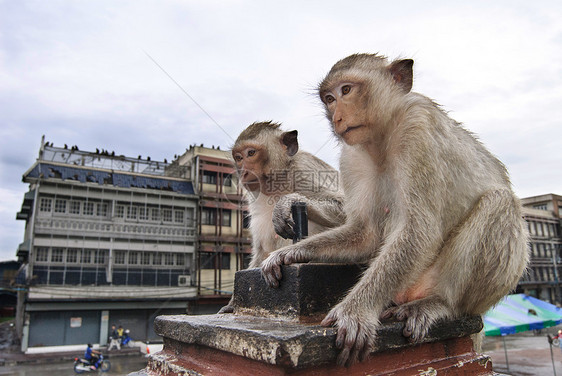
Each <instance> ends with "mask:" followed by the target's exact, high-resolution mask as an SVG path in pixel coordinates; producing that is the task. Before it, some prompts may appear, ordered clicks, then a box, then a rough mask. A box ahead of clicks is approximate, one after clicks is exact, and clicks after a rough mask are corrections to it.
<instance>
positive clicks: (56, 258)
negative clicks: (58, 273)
mask: <svg viewBox="0 0 562 376" xmlns="http://www.w3.org/2000/svg"><path fill="white" fill-rule="evenodd" d="M63 252H64V250H63V249H62V248H53V249H52V251H51V262H62V255H63Z"/></svg>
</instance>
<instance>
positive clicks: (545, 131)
mask: <svg viewBox="0 0 562 376" xmlns="http://www.w3.org/2000/svg"><path fill="white" fill-rule="evenodd" d="M430 4H431V5H430ZM561 19H562V2H560V1H540V2H529V1H515V0H508V1H493V2H491V1H477V0H476V1H470V2H466V1H462V2H461V1H431V2H420V1H407V0H402V1H399V2H397V1H395V2H389V1H385V2H383V1H347V2H345V3H344V2H340V1H330V0H323V1H303V0H300V1H244V0H240V1H228V0H226V1H214V0H205V1H203V0H200V1H168V0H163V1H144V0H134V1H117V0H114V1H57V0H50V1H42V0H38V1H25V0H0V261H2V260H9V259H15V254H16V249H17V246H18V244H19V243H20V242H22V241H23V232H24V221H16V219H15V217H16V213H17V212H18V211H19V210H20V208H21V204H22V200H23V195H24V193H25V192H26V191H27V190H28V185H27V184H25V183H23V182H22V175H23V173H25V171H26V170H27V169H28V168H29V167H31V165H32V164H33V163H34V162H35V160H36V158H37V155H38V150H39V146H40V141H41V136H42V135H45V138H46V140H47V141H49V142H53V143H54V145H55V146H61V147H62V146H63V145H64V144H68V145H69V146H70V145H78V147H79V148H80V150H87V151H94V150H95V149H96V148H100V149H102V148H103V149H106V150H115V152H116V154H118V155H119V154H124V155H127V156H137V155H139V154H141V155H143V156H150V157H151V159H152V160H164V158H166V159H168V160H171V159H173V156H174V155H175V154H182V153H183V152H184V151H185V149H186V148H188V147H189V145H192V144H198V145H199V144H201V143H204V144H205V145H206V146H220V147H221V149H228V148H229V147H230V146H232V144H233V140H234V139H236V137H237V135H238V134H239V133H240V132H241V131H242V130H243V129H244V128H245V127H246V126H248V125H249V124H251V123H252V122H254V121H263V120H274V121H277V122H281V123H282V124H283V128H284V129H286V130H292V129H296V130H298V131H299V143H300V146H301V148H302V149H303V150H307V151H309V152H312V153H314V154H316V155H317V156H319V157H320V158H322V159H324V160H326V161H327V162H328V163H330V164H331V165H332V166H334V167H337V166H338V157H339V147H338V144H337V143H336V142H335V140H334V138H333V136H332V134H331V132H330V127H329V123H328V121H327V119H326V118H325V117H324V114H323V110H322V107H321V105H320V101H319V99H318V98H317V96H316V93H315V88H316V87H317V85H318V83H319V81H320V80H322V78H323V77H324V76H325V75H326V73H327V72H328V71H329V69H330V68H331V66H332V65H333V64H334V63H335V62H336V61H338V60H340V59H342V58H344V57H346V56H348V55H350V54H353V53H359V52H365V53H379V54H382V55H385V56H388V57H389V58H390V59H396V58H412V59H414V61H415V64H414V86H413V91H416V92H419V93H422V94H424V95H426V96H428V97H430V98H432V99H433V100H435V101H436V102H437V103H439V104H440V105H442V107H443V108H444V109H445V110H446V111H448V112H449V115H450V116H451V117H452V118H454V119H455V120H457V121H459V122H461V123H463V125H464V126H465V127H466V128H467V129H469V130H470V131H472V132H474V133H476V134H477V135H478V137H479V139H480V140H481V141H482V142H483V143H484V145H486V147H488V149H490V150H491V152H492V153H493V154H495V155H496V156H497V157H498V158H499V159H500V160H501V161H502V162H504V164H505V165H506V166H507V168H508V170H509V172H510V176H511V180H512V183H513V187H514V190H515V192H516V194H517V195H519V196H520V197H528V196H534V195H540V194H546V193H555V194H562V174H561V173H560V172H561V171H560V167H561V162H562V156H561V155H562V154H561V149H562V148H561V146H562V137H561V136H560V133H559V132H560V124H561V122H562V22H560V20H561Z"/></svg>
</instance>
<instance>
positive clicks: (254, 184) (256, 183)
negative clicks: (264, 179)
mask: <svg viewBox="0 0 562 376" xmlns="http://www.w3.org/2000/svg"><path fill="white" fill-rule="evenodd" d="M242 184H244V186H245V187H246V188H248V189H249V190H251V191H254V190H256V189H257V188H259V187H260V180H259V179H254V180H247V181H243V182H242Z"/></svg>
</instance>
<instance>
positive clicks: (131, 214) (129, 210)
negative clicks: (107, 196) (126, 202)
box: [127, 206, 137, 219]
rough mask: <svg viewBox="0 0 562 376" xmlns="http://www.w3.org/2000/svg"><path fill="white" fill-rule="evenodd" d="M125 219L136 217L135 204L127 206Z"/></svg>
mask: <svg viewBox="0 0 562 376" xmlns="http://www.w3.org/2000/svg"><path fill="white" fill-rule="evenodd" d="M127 219H137V207H136V206H127Z"/></svg>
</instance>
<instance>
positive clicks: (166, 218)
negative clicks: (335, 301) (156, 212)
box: [162, 209, 172, 222]
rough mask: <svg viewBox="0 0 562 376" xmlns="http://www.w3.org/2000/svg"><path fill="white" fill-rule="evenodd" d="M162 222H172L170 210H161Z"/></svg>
mask: <svg viewBox="0 0 562 376" xmlns="http://www.w3.org/2000/svg"><path fill="white" fill-rule="evenodd" d="M162 220H163V221H164V222H172V209H162Z"/></svg>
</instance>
